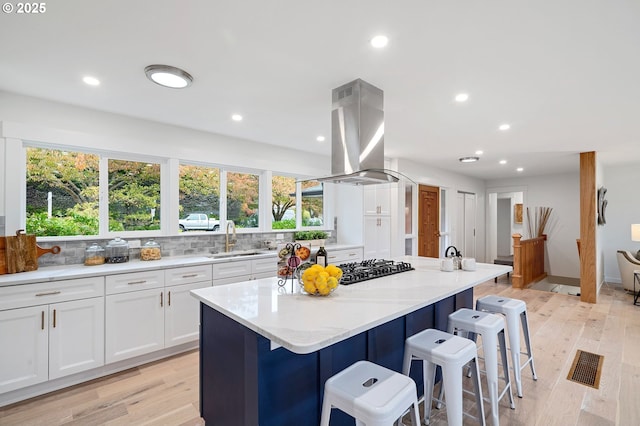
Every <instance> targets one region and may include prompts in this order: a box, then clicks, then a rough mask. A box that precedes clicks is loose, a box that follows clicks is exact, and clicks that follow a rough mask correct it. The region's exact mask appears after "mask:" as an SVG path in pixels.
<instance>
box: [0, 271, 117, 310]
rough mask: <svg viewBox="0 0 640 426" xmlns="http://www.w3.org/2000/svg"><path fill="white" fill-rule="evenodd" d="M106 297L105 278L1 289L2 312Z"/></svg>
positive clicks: (0, 302) (0, 305) (0, 306)
mask: <svg viewBox="0 0 640 426" xmlns="http://www.w3.org/2000/svg"><path fill="white" fill-rule="evenodd" d="M99 296H104V277H90V278H80V279H77V280H64V281H52V282H46V283H37V284H23V285H13V286H8V287H0V311H1V310H4V309H14V308H23V307H25V306H36V305H43V304H48V303H56V302H66V301H69V300H77V299H88V298H90V297H99Z"/></svg>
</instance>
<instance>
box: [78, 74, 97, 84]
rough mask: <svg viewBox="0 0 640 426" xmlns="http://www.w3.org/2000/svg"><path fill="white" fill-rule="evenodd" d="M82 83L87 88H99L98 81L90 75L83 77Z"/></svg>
mask: <svg viewBox="0 0 640 426" xmlns="http://www.w3.org/2000/svg"><path fill="white" fill-rule="evenodd" d="M82 81H84V82H85V84H88V85H89V86H100V80H98V79H97V78H95V77H91V76H90V75H88V76H86V77H83V78H82Z"/></svg>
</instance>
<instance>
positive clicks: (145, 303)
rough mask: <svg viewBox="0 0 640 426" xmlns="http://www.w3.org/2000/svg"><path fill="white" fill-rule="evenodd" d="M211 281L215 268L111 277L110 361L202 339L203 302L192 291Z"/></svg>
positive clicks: (108, 300)
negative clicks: (201, 308)
mask: <svg viewBox="0 0 640 426" xmlns="http://www.w3.org/2000/svg"><path fill="white" fill-rule="evenodd" d="M211 279H212V267H211V265H197V266H186V267H182V268H173V269H167V270H165V271H158V270H156V271H149V272H136V273H130V274H119V275H112V276H108V277H107V294H108V295H107V297H106V343H105V347H106V361H107V363H111V362H116V361H121V360H123V359H127V358H131V357H134V356H138V355H143V354H146V353H150V352H154V351H157V350H160V349H164V348H168V347H171V346H176V345H179V344H182V343H187V342H191V341H194V340H197V339H198V336H199V323H200V315H199V314H200V311H199V304H198V301H197V299H195V298H194V297H192V296H191V295H190V294H189V291H191V290H194V289H197V288H203V287H209V286H211Z"/></svg>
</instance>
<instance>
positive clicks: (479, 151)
mask: <svg viewBox="0 0 640 426" xmlns="http://www.w3.org/2000/svg"><path fill="white" fill-rule="evenodd" d="M482 154H484V151H481V150H477V151H476V155H482Z"/></svg>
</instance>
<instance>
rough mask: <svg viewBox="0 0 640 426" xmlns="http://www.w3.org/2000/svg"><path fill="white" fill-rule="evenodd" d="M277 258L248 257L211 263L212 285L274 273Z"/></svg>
mask: <svg viewBox="0 0 640 426" xmlns="http://www.w3.org/2000/svg"><path fill="white" fill-rule="evenodd" d="M277 269H278V259H277V258H275V257H268V258H264V259H248V260H240V261H236V262H228V263H219V264H214V265H213V285H224V284H232V283H239V282H242V281H249V280H257V279H259V278H268V277H273V276H275V275H276V273H277Z"/></svg>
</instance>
